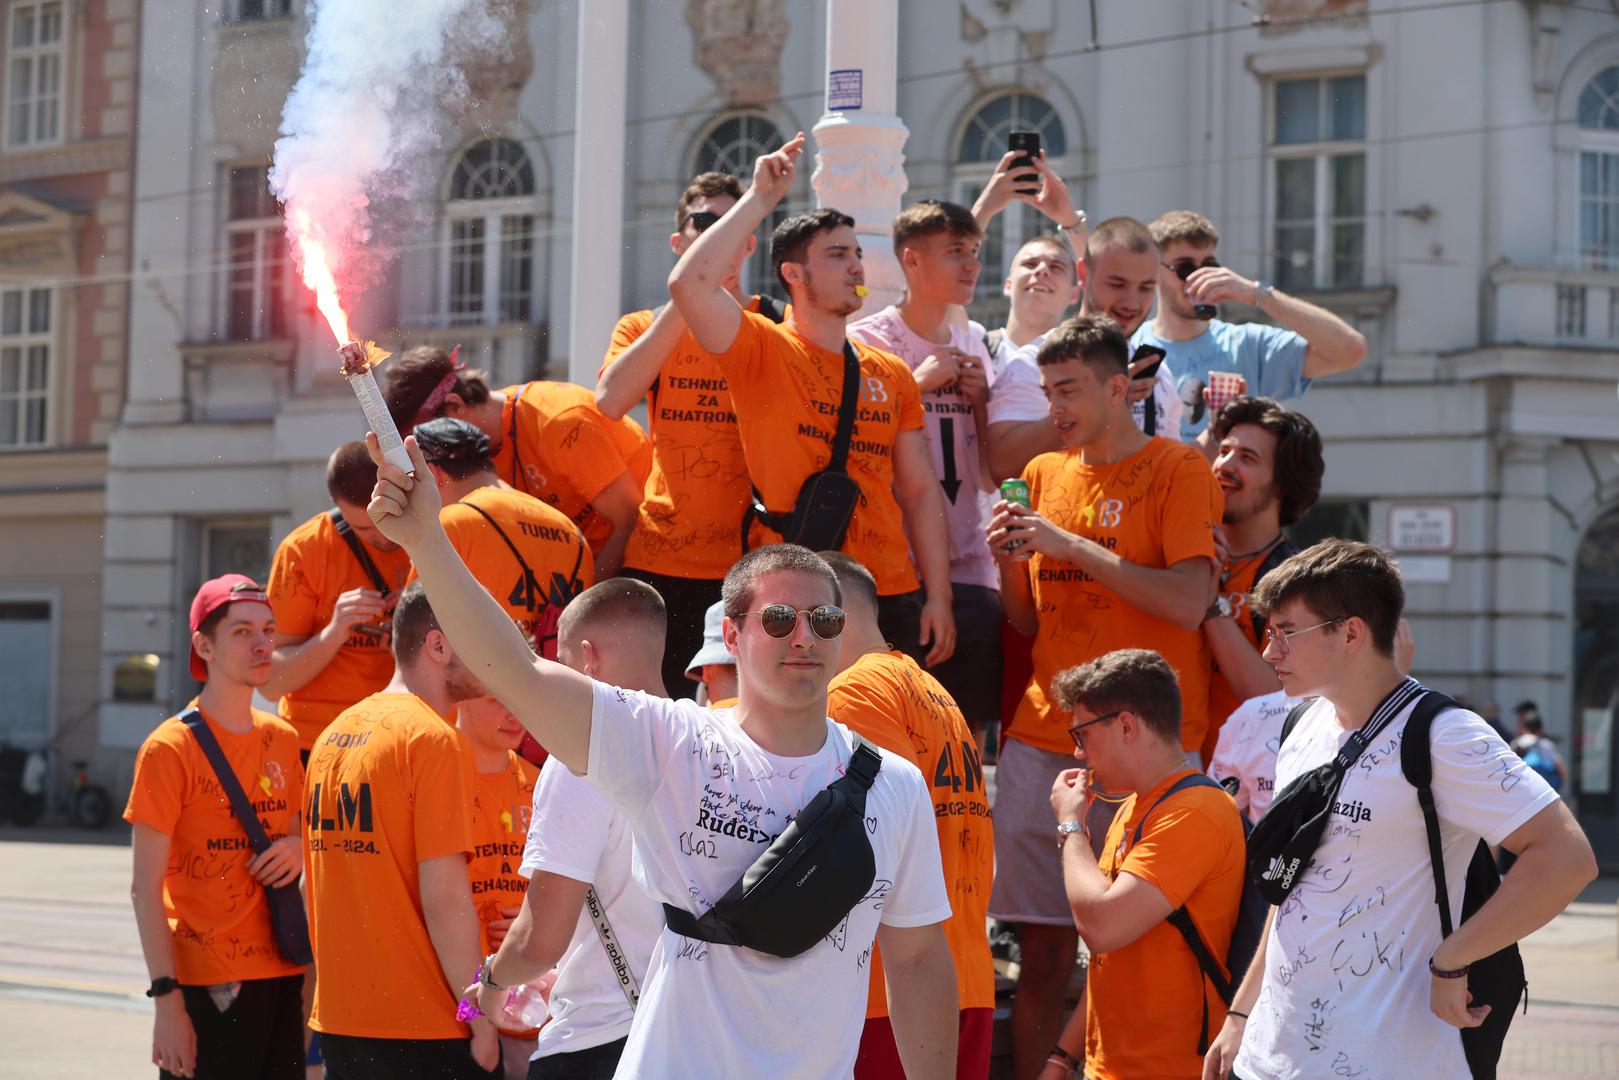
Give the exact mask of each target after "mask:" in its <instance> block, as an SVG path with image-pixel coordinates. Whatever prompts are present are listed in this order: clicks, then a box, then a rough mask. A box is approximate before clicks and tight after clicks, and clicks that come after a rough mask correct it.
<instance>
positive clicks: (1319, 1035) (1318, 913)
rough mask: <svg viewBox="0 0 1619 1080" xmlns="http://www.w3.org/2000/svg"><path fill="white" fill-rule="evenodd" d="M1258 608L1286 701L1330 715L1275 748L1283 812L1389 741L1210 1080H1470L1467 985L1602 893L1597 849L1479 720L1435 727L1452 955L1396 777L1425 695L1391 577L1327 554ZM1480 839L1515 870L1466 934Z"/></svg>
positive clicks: (1213, 1052)
mask: <svg viewBox="0 0 1619 1080" xmlns="http://www.w3.org/2000/svg"><path fill="white" fill-rule="evenodd" d="M1255 602H1256V604H1257V605H1258V610H1261V611H1263V612H1265V613H1266V615H1267V617H1268V619H1269V626H1268V627H1267V629H1266V646H1265V658H1266V659H1267V660H1269V661H1270V662H1271V664H1273V665H1274V666H1275V668H1276V675H1277V677H1278V678H1279V679H1280V680H1281V683H1282V689H1283V690H1285V691H1287V692H1288V693H1291V694H1295V695H1298V696H1308V695H1319V699H1318V700H1317V701H1316V703H1315V704H1314V705H1313V706H1312V707H1311V708H1310V710H1309V711H1308V712H1306V713H1305V714H1304V715H1303V717H1302V718H1301V719H1300V720H1299V722H1298V725H1297V726H1296V727H1295V728H1294V730H1293V731H1292V732H1291V733H1290V734H1289V735H1288V738H1287V739H1286V741H1285V742H1284V743H1283V744H1282V748H1281V752H1280V753H1279V755H1278V757H1277V761H1276V787H1277V790H1278V792H1279V793H1285V792H1286V790H1287V786H1288V785H1289V784H1290V783H1291V782H1292V781H1293V780H1294V779H1296V778H1297V777H1299V776H1301V775H1303V774H1304V773H1306V772H1309V771H1310V770H1313V769H1315V768H1317V767H1318V766H1320V765H1323V764H1325V763H1327V762H1328V761H1330V760H1331V759H1332V758H1333V757H1334V756H1335V755H1336V754H1337V753H1338V752H1339V750H1340V748H1341V747H1342V746H1343V744H1344V742H1345V741H1346V740H1347V739H1348V737H1349V736H1350V734H1351V733H1352V732H1355V731H1357V730H1359V729H1360V728H1361V727H1363V726H1365V725H1367V724H1372V725H1380V724H1386V725H1387V726H1386V727H1383V728H1381V730H1378V733H1377V735H1376V737H1375V738H1374V739H1373V741H1372V743H1371V745H1369V746H1368V747H1367V749H1366V751H1365V753H1363V754H1362V755H1361V756H1360V758H1359V759H1358V760H1357V761H1356V763H1355V765H1354V767H1353V768H1351V769H1350V770H1349V771H1348V773H1347V774H1346V775H1345V777H1344V780H1343V784H1342V786H1341V787H1340V788H1339V789H1338V791H1337V794H1336V797H1335V798H1334V801H1333V806H1332V812H1331V818H1330V821H1329V824H1328V827H1327V828H1326V829H1325V830H1323V832H1322V835H1321V840H1320V843H1319V845H1318V846H1317V847H1316V850H1315V853H1314V857H1313V858H1312V859H1311V860H1310V862H1309V863H1308V864H1307V865H1306V866H1305V868H1304V870H1303V871H1302V872H1301V873H1300V874H1299V875H1298V883H1297V884H1296V885H1295V886H1294V887H1293V889H1292V891H1291V892H1290V893H1289V894H1288V896H1287V899H1286V900H1285V901H1284V902H1283V903H1282V905H1281V906H1280V907H1278V908H1276V909H1274V910H1273V911H1272V912H1271V917H1270V921H1269V925H1268V927H1267V930H1266V935H1265V939H1264V941H1263V942H1262V944H1261V945H1260V949H1259V952H1258V953H1257V954H1256V955H1255V957H1254V960H1253V963H1252V964H1251V965H1250V966H1249V968H1248V973H1247V976H1246V977H1245V978H1244V979H1243V982H1242V986H1241V988H1240V989H1239V990H1238V991H1237V995H1236V1000H1235V1001H1233V1003H1232V1006H1231V1010H1232V1011H1231V1013H1230V1014H1229V1017H1228V1018H1227V1020H1226V1023H1225V1026H1224V1027H1223V1028H1222V1029H1221V1031H1220V1035H1219V1037H1218V1038H1217V1039H1216V1040H1215V1042H1214V1044H1213V1046H1212V1047H1211V1049H1210V1050H1209V1053H1208V1056H1207V1058H1206V1059H1205V1062H1204V1070H1203V1075H1204V1077H1205V1078H1210V1077H1220V1078H1224V1077H1225V1076H1227V1075H1228V1074H1231V1073H1234V1074H1235V1075H1237V1076H1239V1077H1243V1078H1244V1080H1275V1078H1281V1077H1287V1078H1291V1077H1300V1076H1328V1075H1337V1076H1365V1077H1384V1076H1421V1077H1425V1078H1430V1080H1465V1078H1466V1077H1468V1076H1469V1071H1468V1065H1467V1061H1466V1059H1465V1058H1464V1056H1463V1052H1462V1041H1461V1038H1460V1036H1459V1033H1458V1031H1457V1029H1458V1028H1465V1027H1476V1026H1478V1025H1479V1024H1480V1023H1482V1022H1483V1020H1484V1016H1485V1014H1486V1013H1487V1012H1488V1007H1478V1006H1474V1007H1470V1006H1469V999H1468V990H1467V979H1466V969H1467V967H1468V965H1469V964H1472V963H1473V962H1475V961H1477V960H1480V959H1482V958H1484V957H1486V956H1490V955H1492V954H1494V953H1495V952H1497V951H1499V950H1500V949H1502V948H1505V947H1506V946H1508V945H1510V944H1512V943H1513V942H1515V941H1518V940H1519V939H1521V938H1523V937H1524V936H1525V935H1527V934H1529V933H1531V932H1532V931H1534V930H1536V929H1538V928H1539V927H1541V926H1543V925H1545V924H1546V923H1547V922H1549V921H1550V920H1551V919H1552V917H1553V916H1555V915H1556V914H1557V913H1558V912H1560V911H1562V910H1563V908H1564V907H1565V906H1566V905H1567V904H1568V903H1569V901H1571V900H1573V899H1574V897H1575V896H1576V895H1578V893H1579V891H1580V889H1581V888H1583V887H1584V886H1585V885H1586V884H1587V883H1588V882H1590V881H1591V880H1592V878H1594V877H1595V876H1596V860H1595V858H1594V856H1593V855H1592V853H1591V846H1590V844H1589V843H1588V842H1587V841H1586V839H1585V835H1584V833H1582V832H1581V831H1580V827H1579V825H1578V824H1577V823H1576V822H1575V821H1574V818H1573V816H1572V815H1571V814H1570V813H1569V812H1568V809H1567V807H1565V806H1564V805H1563V804H1562V802H1561V801H1560V800H1559V799H1558V798H1557V796H1556V793H1554V792H1553V791H1552V790H1551V788H1550V787H1548V786H1547V785H1546V783H1545V781H1543V780H1541V779H1540V777H1538V776H1536V775H1535V774H1534V773H1533V772H1532V771H1531V770H1530V769H1529V768H1528V767H1527V766H1525V765H1524V764H1523V762H1522V760H1521V759H1519V758H1518V756H1517V755H1516V754H1514V753H1513V752H1512V751H1511V750H1510V749H1509V748H1508V747H1507V745H1506V744H1505V743H1504V742H1502V741H1501V737H1500V736H1499V735H1497V734H1496V733H1495V731H1494V730H1493V729H1491V728H1490V726H1489V725H1488V724H1486V723H1485V722H1484V720H1483V719H1482V718H1481V717H1479V716H1477V715H1476V714H1474V713H1472V712H1469V711H1467V710H1466V709H1460V708H1456V709H1449V710H1447V711H1445V712H1442V713H1440V714H1439V715H1438V716H1436V717H1435V718H1434V721H1433V727H1432V731H1431V735H1430V745H1431V755H1432V761H1433V792H1434V802H1435V804H1436V807H1437V810H1438V815H1439V823H1440V831H1441V836H1442V845H1443V850H1444V861H1445V875H1446V879H1447V881H1448V882H1449V895H1450V902H1451V907H1452V909H1453V910H1452V917H1453V920H1454V922H1455V923H1456V924H1457V925H1456V930H1455V933H1453V934H1451V936H1450V937H1448V938H1442V936H1441V933H1440V926H1439V917H1438V913H1437V912H1436V911H1435V910H1434V903H1433V901H1434V884H1433V872H1432V868H1431V863H1430V860H1429V854H1428V843H1427V837H1426V834H1425V832H1424V830H1423V828H1422V812H1421V809H1420V807H1419V806H1418V803H1417V792H1416V789H1415V788H1414V787H1412V786H1411V784H1410V783H1409V782H1407V780H1406V778H1405V775H1404V773H1403V772H1402V771H1401V765H1400V757H1401V754H1400V750H1401V739H1402V736H1403V734H1404V731H1405V725H1406V723H1407V722H1408V720H1409V718H1410V715H1411V712H1412V709H1413V708H1414V706H1415V705H1416V703H1417V701H1418V700H1419V699H1420V698H1421V697H1422V690H1423V687H1422V686H1421V684H1419V683H1417V682H1416V681H1415V680H1413V679H1411V678H1410V677H1409V676H1408V675H1406V674H1405V673H1404V672H1402V671H1401V670H1400V666H1399V664H1398V662H1397V661H1396V658H1395V652H1394V642H1395V635H1396V632H1397V626H1398V622H1399V618H1400V612H1401V609H1402V608H1403V607H1404V603H1405V594H1404V589H1403V587H1402V585H1401V583H1400V572H1399V568H1398V567H1397V566H1396V565H1395V564H1394V561H1393V560H1392V559H1391V558H1390V557H1389V556H1388V555H1386V554H1384V553H1383V552H1381V551H1378V550H1377V549H1376V548H1373V547H1371V546H1370V545H1368V544H1362V543H1356V542H1354V541H1349V540H1326V541H1323V542H1322V543H1320V544H1317V545H1316V546H1315V547H1313V548H1310V549H1309V550H1307V551H1304V552H1301V553H1300V554H1298V555H1294V556H1293V557H1292V558H1290V559H1288V560H1287V561H1286V562H1284V563H1282V564H1281V565H1280V566H1279V567H1277V568H1276V569H1275V570H1273V571H1271V572H1270V573H1269V574H1267V575H1266V576H1265V578H1264V580H1262V581H1261V582H1260V584H1259V589H1258V592H1257V594H1256V595H1255ZM1370 730H1377V728H1376V727H1375V726H1374V728H1372V729H1370ZM1481 837H1482V838H1483V839H1484V840H1486V841H1488V842H1489V843H1490V844H1491V845H1492V846H1494V845H1500V846H1502V847H1504V848H1506V849H1507V850H1508V851H1512V852H1514V853H1516V854H1517V855H1518V857H1519V858H1518V864H1517V865H1516V866H1515V867H1514V868H1513V870H1512V871H1511V872H1510V873H1508V874H1507V876H1506V877H1505V878H1504V879H1503V880H1502V882H1501V887H1500V889H1499V890H1498V891H1497V892H1496V893H1495V894H1494V895H1493V896H1492V897H1491V898H1490V899H1489V900H1488V901H1487V902H1486V903H1485V904H1484V905H1483V906H1482V907H1481V908H1479V910H1478V911H1476V912H1475V913H1474V914H1473V915H1472V916H1471V917H1470V918H1468V919H1467V920H1466V921H1465V922H1464V921H1462V920H1461V918H1460V913H1461V904H1462V895H1463V888H1462V886H1463V878H1464V876H1465V874H1466V871H1467V866H1468V863H1469V861H1470V860H1471V859H1472V857H1473V854H1474V851H1475V849H1476V848H1477V846H1478V842H1479V839H1480V838H1481Z"/></svg>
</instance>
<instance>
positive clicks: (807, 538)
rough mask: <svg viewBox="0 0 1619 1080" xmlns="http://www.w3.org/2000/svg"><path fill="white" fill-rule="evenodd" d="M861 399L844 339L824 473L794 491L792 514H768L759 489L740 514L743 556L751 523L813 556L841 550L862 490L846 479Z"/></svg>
mask: <svg viewBox="0 0 1619 1080" xmlns="http://www.w3.org/2000/svg"><path fill="white" fill-rule="evenodd" d="M859 396H860V357H859V355H858V354H857V353H856V352H855V349H854V346H853V345H851V344H849V341H848V339H844V342H843V400H842V401H841V402H840V403H839V404H838V427H837V431H836V432H835V433H834V434H833V436H832V458H831V460H829V461H828V462H827V463H826V468H824V469H822V470H821V471H820V472H816V473H811V474H810V475H809V476H808V477H806V478H805V480H804V484H803V486H802V487H800V488H799V489H798V501H797V502H796V503H794V504H793V509H792V511H791V512H790V513H786V514H776V513H772V512H771V511H769V510H767V509H766V508H765V505H764V501H763V499H762V497H761V496H760V495H759V489H758V488H753V489H752V492H753V498H752V500H751V502H750V504H749V506H748V508H747V510H746V511H744V512H743V514H742V550H743V551H747V550H748V531H749V529H750V528H752V526H753V523H754V522H755V521H757V522H759V523H760V524H761V525H764V526H766V527H767V528H770V529H774V530H775V531H776V532H778V533H780V534H781V540H782V543H784V544H801V545H803V546H804V547H807V548H809V549H810V550H811V551H836V550H837V549H838V548H840V547H842V546H843V536H844V533H846V532H848V530H849V519H850V518H852V517H853V516H854V508H855V506H856V505H857V504H858V503H859V502H860V485H858V484H856V483H855V482H854V478H853V477H851V476H850V475H849V473H848V471H847V470H848V464H849V443H850V442H851V441H853V439H854V414H855V406H856V401H857V399H858V398H859Z"/></svg>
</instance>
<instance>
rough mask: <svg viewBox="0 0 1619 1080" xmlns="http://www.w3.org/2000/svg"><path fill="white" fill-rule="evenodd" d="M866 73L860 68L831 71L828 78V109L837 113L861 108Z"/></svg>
mask: <svg viewBox="0 0 1619 1080" xmlns="http://www.w3.org/2000/svg"><path fill="white" fill-rule="evenodd" d="M865 74H866V73H865V72H864V71H863V70H861V69H860V68H844V69H843V70H841V71H831V72H828V73H827V76H826V109H827V112H836V111H839V110H843V109H858V108H861V102H862V100H863V97H862V94H863V83H864V81H865Z"/></svg>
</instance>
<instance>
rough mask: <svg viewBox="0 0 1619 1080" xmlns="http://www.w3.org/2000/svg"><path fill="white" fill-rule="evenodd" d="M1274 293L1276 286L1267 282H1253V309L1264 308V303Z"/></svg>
mask: <svg viewBox="0 0 1619 1080" xmlns="http://www.w3.org/2000/svg"><path fill="white" fill-rule="evenodd" d="M1275 291H1276V286H1274V285H1272V284H1271V283H1270V282H1268V281H1256V282H1254V307H1256V308H1262V307H1264V306H1265V301H1266V300H1269V299H1270V294H1271V293H1273V292H1275Z"/></svg>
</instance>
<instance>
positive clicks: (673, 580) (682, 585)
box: [624, 567, 720, 698]
mask: <svg viewBox="0 0 1619 1080" xmlns="http://www.w3.org/2000/svg"><path fill="white" fill-rule="evenodd" d="M624 576H625V577H629V578H634V579H635V580H637V581H644V582H646V583H647V584H648V585H650V586H652V587H653V588H654V589H657V590H658V595H659V596H661V597H663V606H664V609H665V610H666V611H667V612H668V613H669V629H668V632H667V633H666V634H665V635H664V639H663V688H664V689H665V690H667V691H668V692H669V696H670V697H673V698H692V697H696V696H697V685H698V684H697V683H696V682H694V681H693V680H691V679H688V678H686V665H687V664H690V663H691V658H692V657H694V656H696V655H697V650H698V649H700V648H702V647H703V616H704V615H706V614H707V613H708V609H709V608H710V607H712V606H713V605H714V604H716V603H718V602H719V599H720V582H718V581H703V580H699V579H697V578H677V577H667V576H665V575H663V574H654V573H653V572H652V571H650V570H636V569H633V568H630V567H626V568H625V569H624Z"/></svg>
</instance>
